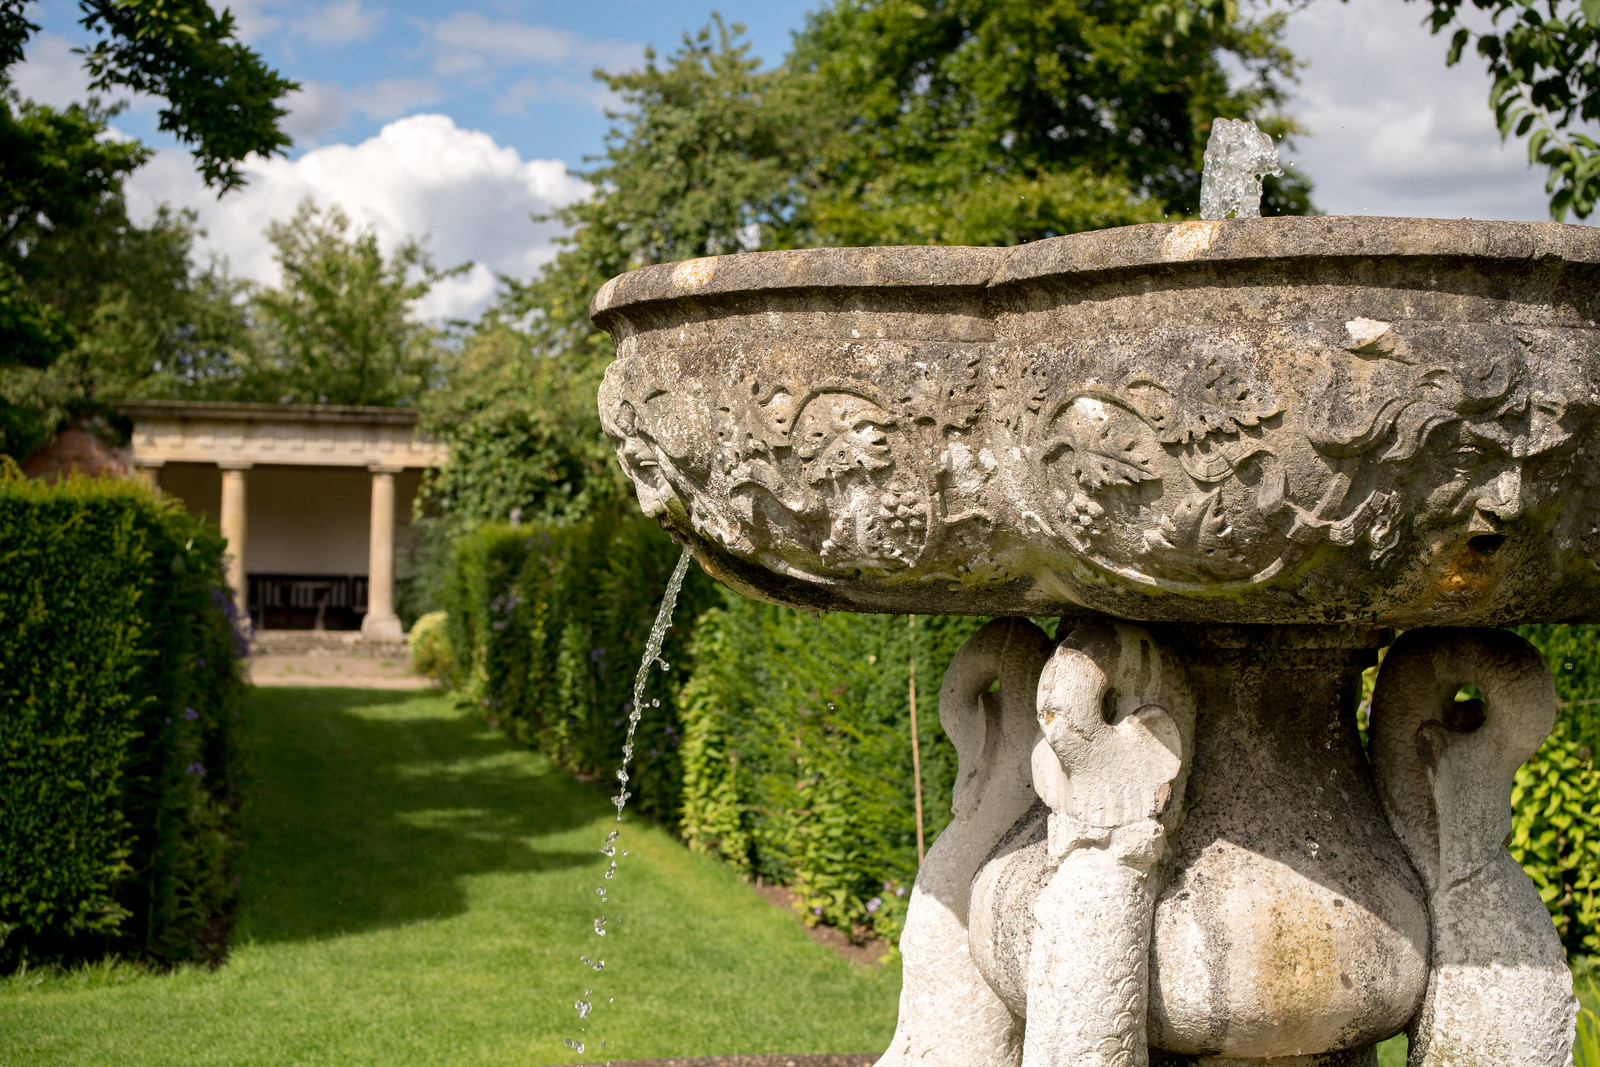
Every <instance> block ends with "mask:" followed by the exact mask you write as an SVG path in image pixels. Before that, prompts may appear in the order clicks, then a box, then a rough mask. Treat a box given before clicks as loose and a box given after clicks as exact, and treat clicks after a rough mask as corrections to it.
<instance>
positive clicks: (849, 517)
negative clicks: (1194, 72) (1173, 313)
mask: <svg viewBox="0 0 1600 1067" xmlns="http://www.w3.org/2000/svg"><path fill="white" fill-rule="evenodd" d="M1450 330H1451V332H1450V334H1449V335H1448V336H1445V335H1444V334H1443V329H1442V328H1440V327H1437V326H1429V325H1426V324H1424V325H1417V326H1410V327H1408V326H1405V325H1403V324H1402V325H1393V324H1389V323H1382V322H1375V321H1372V320H1367V319H1353V320H1351V321H1350V322H1348V323H1344V324H1329V325H1321V324H1302V325H1301V326H1298V327H1295V328H1293V329H1276V330H1275V331H1273V332H1267V331H1262V332H1261V333H1257V334H1252V333H1251V332H1249V331H1248V330H1243V329H1241V330H1239V331H1235V332H1232V333H1228V332H1226V331H1218V330H1217V328H1216V327H1214V326H1213V327H1206V328H1204V329H1203V330H1202V329H1195V330H1192V331H1189V330H1186V329H1185V328H1183V327H1173V328H1169V329H1162V330H1151V331H1144V332H1142V333H1137V334H1133V335H1130V336H1128V337H1126V338H1122V339H1117V338H1109V339H1095V340H1093V341H1086V340H1079V341H1071V342H1065V343H1062V344H1058V345H1056V346H1054V347H1045V346H1040V347H1038V348H1037V349H1019V348H1007V347H1005V346H999V345H979V344H970V345H965V346H960V345H954V344H950V345H931V344H930V345H928V346H925V347H926V348H927V349H928V351H926V352H921V351H917V350H916V348H915V346H908V347H911V349H912V351H910V352H909V353H908V354H907V355H906V358H904V359H901V360H899V361H897V362H896V363H895V364H894V365H893V366H889V365H887V361H885V362H884V363H882V364H880V365H879V366H877V367H875V368H874V373H872V374H867V373H866V372H865V370H863V371H862V373H861V376H860V377H855V376H850V375H849V374H848V373H836V374H835V376H833V377H830V378H826V379H823V380H810V381H807V380H804V379H802V378H801V377H800V376H798V375H795V376H792V377H782V376H779V377H773V378H770V379H769V378H761V377H756V376H745V377H742V378H739V379H738V380H735V381H731V382H729V383H728V384H726V385H723V386H715V385H713V384H712V382H713V381H714V379H713V378H712V377H711V375H710V374H705V375H699V374H696V373H690V372H686V370H685V368H683V367H680V366H679V365H678V364H677V362H676V360H677V359H679V358H683V359H686V360H692V361H698V360H701V359H709V358H710V357H707V356H706V355H705V354H703V353H702V354H699V355H696V354H692V353H691V354H688V355H686V356H675V357H674V358H673V359H669V360H662V359H660V357H659V356H654V357H652V363H651V366H652V369H651V370H650V371H649V372H648V373H647V371H646V369H645V366H644V363H643V361H641V360H640V359H639V358H637V357H633V358H629V357H624V358H622V359H620V360H619V361H618V363H617V364H616V365H614V367H613V368H612V371H611V372H610V373H609V374H608V376H607V383H606V387H605V391H604V392H603V394H602V408H603V409H604V413H605V417H606V422H607V428H608V431H609V432H611V434H612V436H613V437H614V438H615V439H616V440H617V441H618V442H619V454H620V455H621V456H622V459H623V462H624V465H625V467H626V469H627V470H628V472H629V474H630V475H632V476H633V477H634V479H635V481H636V482H639V484H640V486H641V500H644V501H646V506H647V509H649V508H650V502H651V501H655V502H657V503H658V504H659V505H660V507H664V506H665V501H666V497H665V496H664V495H663V494H665V493H666V491H667V489H668V487H670V490H671V494H672V495H674V496H676V497H677V498H678V499H679V500H681V501H682V503H683V508H684V511H685V512H686V513H687V515H686V517H687V518H688V520H689V521H690V522H691V523H692V524H693V525H694V527H695V529H696V530H697V531H698V532H699V533H701V534H702V535H707V536H710V537H713V538H714V539H715V540H716V541H718V542H719V543H720V544H721V545H722V546H723V547H724V548H726V549H727V550H729V551H730V552H732V553H734V554H735V555H738V556H741V557H746V558H754V559H757V560H758V561H760V562H763V563H764V564H766V565H769V566H771V565H774V563H777V564H779V565H781V567H784V568H788V569H789V570H791V571H792V572H793V573H797V574H801V575H811V576H814V577H817V578H820V579H822V580H829V579H830V578H840V577H854V576H860V575H861V574H862V573H864V572H867V573H877V574H880V575H883V576H885V577H886V578H889V577H892V576H893V575H894V574H896V573H902V572H907V571H913V572H916V573H918V574H919V575H923V574H926V573H935V574H937V573H949V574H954V573H955V572H956V571H958V570H960V569H961V568H960V567H959V566H957V565H956V562H955V561H956V560H957V559H958V558H966V559H970V558H971V556H972V554H973V553H972V545H973V544H975V543H978V541H983V539H984V538H988V540H989V541H992V540H993V538H992V537H991V536H990V534H992V533H993V532H995V531H997V530H998V531H1001V532H1004V531H1005V530H1007V529H1011V530H1014V531H1016V532H1019V533H1027V534H1029V535H1030V536H1032V534H1033V533H1038V532H1042V533H1044V534H1046V535H1047V536H1048V537H1050V538H1052V539H1053V540H1054V542H1055V544H1056V546H1057V548H1058V550H1059V549H1064V550H1066V551H1067V552H1069V553H1070V554H1071V555H1072V556H1074V557H1076V558H1078V559H1079V560H1080V561H1083V562H1087V563H1089V564H1091V565H1092V566H1093V567H1096V568H1098V569H1100V570H1102V571H1104V572H1109V573H1110V574H1114V575H1117V576H1119V577H1120V578H1122V579H1124V580H1126V581H1127V582H1130V583H1133V584H1134V585H1136V586H1145V587H1153V588H1156V589H1174V590H1186V589H1198V588H1202V587H1214V586H1217V585H1219V584H1229V583H1261V582H1265V581H1268V580H1270V579H1272V578H1273V577H1274V576H1276V575H1278V574H1280V573H1281V572H1283V571H1285V570H1286V569H1289V568H1292V567H1293V566H1294V565H1295V564H1296V563H1298V562H1299V561H1301V560H1302V559H1304V558H1305V557H1306V556H1307V555H1309V554H1311V553H1313V552H1315V551H1318V550H1321V549H1324V548H1331V549H1333V550H1343V551H1345V552H1349V553H1361V554H1363V555H1364V557H1365V560H1366V562H1367V563H1368V564H1369V565H1382V564H1384V562H1385V560H1386V559H1387V558H1388V557H1390V556H1391V554H1393V553H1394V551H1395V549H1396V548H1397V546H1399V545H1400V544H1401V543H1402V541H1403V540H1404V539H1405V538H1406V537H1407V536H1408V534H1412V535H1416V534H1417V532H1418V531H1426V530H1428V529H1434V530H1438V529H1445V528H1459V532H1460V534H1461V536H1462V537H1463V538H1465V537H1466V536H1470V535H1473V534H1491V535H1493V534H1495V533H1497V532H1499V530H1500V529H1501V528H1502V526H1503V525H1504V524H1506V523H1510V522H1512V521H1514V520H1516V519H1517V518H1518V517H1519V516H1521V515H1522V514H1523V513H1524V512H1526V511H1529V510H1536V509H1539V508H1545V507H1548V506H1549V505H1550V504H1551V502H1552V501H1554V500H1555V499H1556V497H1557V496H1558V495H1560V494H1562V493H1565V494H1567V495H1568V496H1571V495H1572V494H1573V491H1574V490H1581V492H1582V494H1583V498H1584V501H1585V504H1586V508H1587V510H1585V508H1584V507H1579V508H1564V509H1561V511H1562V514H1563V516H1565V517H1563V518H1559V519H1557V518H1556V517H1555V516H1552V521H1555V522H1557V523H1558V525H1560V524H1564V525H1560V528H1559V529H1557V530H1556V531H1555V532H1554V536H1555V538H1556V540H1557V542H1559V543H1560V544H1561V545H1562V546H1564V550H1565V551H1567V552H1569V553H1570V554H1578V553H1581V554H1582V555H1583V556H1586V557H1588V559H1590V560H1596V559H1600V470H1597V468H1600V464H1597V463H1596V458H1597V448H1596V442H1595V441H1594V440H1593V434H1592V433H1591V432H1589V429H1590V428H1589V425H1588V424H1589V423H1590V422H1591V421H1593V420H1592V419H1591V418H1590V415H1591V413H1592V412H1594V411H1595V410H1596V408H1597V407H1600V399H1597V398H1600V389H1597V388H1596V383H1595V382H1594V381H1591V380H1590V378H1592V377H1593V374H1592V372H1590V371H1586V370H1585V369H1584V362H1583V361H1580V360H1573V359H1565V360H1563V359H1557V358H1548V353H1546V352H1544V351H1543V349H1544V348H1545V347H1547V346H1548V345H1549V344H1550V343H1551V342H1549V339H1548V336H1547V334H1548V332H1549V331H1545V332H1541V331H1537V330H1528V329H1521V328H1513V327H1508V326H1492V325H1480V326H1460V325H1457V326H1453V327H1450ZM924 357H925V358H924ZM713 362H715V361H714V360H713ZM821 362H822V363H823V364H824V365H826V364H828V363H829V362H830V361H829V360H828V359H827V358H826V357H824V358H823V359H822V360H821ZM871 362H872V361H870V360H868V361H867V363H869V364H870V363H871ZM695 365H701V364H699V363H698V362H696V364H695ZM856 365H857V361H856V359H855V357H853V356H851V355H849V354H846V353H841V356H840V358H839V360H838V363H837V368H835V369H836V370H837V371H846V372H847V371H849V370H850V369H851V368H852V367H854V366H856ZM712 391H715V395H714V396H711V397H709V398H708V397H707V395H706V394H707V393H708V392H712ZM660 507H658V508H657V509H656V510H660ZM1035 528H1037V529H1035ZM974 529H976V530H978V531H983V533H982V534H981V535H980V536H978V541H973V542H969V543H967V544H966V545H965V547H962V548H960V549H959V550H954V551H949V552H947V551H945V548H946V546H947V544H948V543H949V542H950V541H951V539H952V538H954V539H955V541H957V542H960V541H961V540H962V538H963V537H966V536H967V532H968V531H971V530H974ZM1030 531H1031V533H1030ZM984 543H985V544H986V543H987V542H984Z"/></svg>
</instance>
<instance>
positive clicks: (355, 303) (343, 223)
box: [239, 200, 470, 405]
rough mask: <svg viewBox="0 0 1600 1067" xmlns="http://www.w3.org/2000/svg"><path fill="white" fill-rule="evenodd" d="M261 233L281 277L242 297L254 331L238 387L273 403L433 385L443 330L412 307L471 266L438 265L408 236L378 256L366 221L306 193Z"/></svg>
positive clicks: (396, 400) (359, 397)
mask: <svg viewBox="0 0 1600 1067" xmlns="http://www.w3.org/2000/svg"><path fill="white" fill-rule="evenodd" d="M267 237H268V239H269V240H270V241H271V242H272V244H273V246H274V247H275V248H276V250H277V251H276V258H277V260H278V265H279V267H280V268H281V269H282V271H283V284H282V285H281V287H279V288H277V289H265V290H262V291H260V292H258V293H256V294H255V296H254V297H253V298H252V300H251V310H252V312H253V316H254V328H255V339H254V343H253V345H252V348H253V351H252V352H251V353H250V354H249V356H248V357H247V359H248V362H247V363H246V365H245V366H244V368H243V370H242V374H241V380H240V383H239V390H240V392H241V393H244V394H248V395H249V396H250V397H251V398H253V399H272V400H276V401H278V402H280V403H291V402H292V403H302V404H379V405H393V404H414V403H416V401H417V399H418V397H420V396H421V395H422V393H423V392H424V391H425V390H426V389H427V388H428V387H429V386H430V385H432V384H434V379H435V377H436V373H437V367H438V361H439V358H440V357H439V346H440V344H441V342H442V340H443V333H442V331H441V330H440V329H439V328H437V327H434V326H430V325H427V324H424V323H419V322H415V321H413V320H412V319H411V318H410V314H411V311H412V309H413V307H414V306H415V304H416V302H417V301H418V300H420V299H422V298H423V297H424V296H426V295H427V294H428V291H429V290H430V289H431V288H432V287H433V286H434V285H436V284H437V283H438V282H440V281H441V280H443V279H445V278H447V277H450V276H452V275H454V274H459V273H461V272H462V271H465V270H466V269H467V268H468V267H469V266H470V264H463V265H462V266H459V267H455V268H452V269H451V270H448V271H440V270H438V269H436V268H435V267H434V265H433V262H432V261H431V260H430V259H429V258H428V256H427V254H426V253H425V252H424V251H423V248H422V245H421V244H420V243H419V242H417V241H416V240H413V239H407V240H406V241H405V242H404V243H402V244H401V245H400V247H399V248H397V249H396V250H395V252H394V254H393V255H391V256H390V257H389V258H388V259H387V260H386V259H385V258H384V256H383V253H382V251H381V250H380V249H379V248H378V238H377V235H376V234H375V233H374V232H373V231H372V230H371V229H365V230H362V229H352V227H351V224H350V219H349V217H348V216H347V215H345V213H344V212H343V211H341V210H340V209H339V208H337V207H331V208H328V209H327V210H326V211H323V210H320V209H318V208H317V206H316V205H315V204H313V203H311V202H310V201H309V200H308V201H306V202H304V203H302V204H301V205H300V207H299V209H298V210H297V211H296V212H295V213H294V217H293V218H291V219H289V220H288V221H287V222H275V223H273V224H272V225H271V226H269V227H268V228H267Z"/></svg>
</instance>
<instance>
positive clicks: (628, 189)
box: [424, 0, 1309, 523]
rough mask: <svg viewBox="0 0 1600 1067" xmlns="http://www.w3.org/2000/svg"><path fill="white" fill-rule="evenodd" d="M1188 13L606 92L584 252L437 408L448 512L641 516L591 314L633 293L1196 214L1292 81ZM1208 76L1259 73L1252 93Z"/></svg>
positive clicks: (942, 42) (433, 406) (699, 52)
mask: <svg viewBox="0 0 1600 1067" xmlns="http://www.w3.org/2000/svg"><path fill="white" fill-rule="evenodd" d="M1194 3H1196V4H1199V5H1200V6H1195V7H1191V6H1182V5H1179V6H1174V5H1172V4H1171V3H1168V2H1167V0H1160V2H1159V3H1156V4H1153V5H1152V4H1143V3H1140V2H1139V0H1100V2H1098V3H1093V4H1084V5H1083V6H1081V7H1080V6H1079V5H1077V4H1075V3H1069V2H1068V0H1048V2H1035V3H1029V2H1025V0H940V2H935V3H923V4H921V5H917V4H912V3H910V2H908V0H877V2H873V3H862V2H857V0H836V2H834V3H832V4H830V5H828V6H826V7H825V8H823V9H822V10H821V11H820V12H818V13H817V14H816V15H814V16H812V17H811V19H810V20H809V21H808V24H807V26H806V29H805V30H804V31H803V32H802V33H801V34H800V35H799V36H798V37H797V39H796V42H795V48H794V51H793V52H792V53H791V55H790V56H789V57H788V59H787V60H786V61H785V63H784V64H783V65H782V66H780V67H777V68H772V69H762V64H761V62H760V60H758V59H756V58H755V57H753V56H751V55H750V54H749V46H748V44H746V43H745V42H743V41H742V40H741V39H740V34H741V32H742V31H741V28H740V27H738V26H731V27H730V26H728V25H726V24H725V23H724V22H723V21H722V20H721V19H720V18H716V17H713V20H712V22H711V24H710V25H708V26H706V27H705V28H703V29H701V30H700V31H699V32H698V33H695V34H693V35H689V34H686V35H685V36H684V39H683V42H682V45H681V46H680V47H679V48H678V50H677V51H675V52H673V53H672V54H671V55H669V56H667V57H666V58H665V59H659V58H658V57H657V56H656V55H655V53H653V52H651V53H647V56H646V62H645V65H644V66H643V68H641V69H639V70H636V71H630V72H627V73H624V74H604V73H601V74H599V75H598V77H600V78H601V79H602V80H603V81H604V82H605V83H606V85H607V86H608V87H609V88H610V89H611V90H612V91H613V92H614V93H616V94H617V95H618V96H619V97H620V98H621V100H622V105H623V106H622V108H621V109H620V110H619V111H618V112H616V113H613V114H612V115H611V118H612V120H613V126H612V128H611V130H610V133H609V134H608V137H607V141H606V149H605V154H604V156H603V157H601V158H599V159H598V160H594V161H593V162H594V163H595V166H593V167H592V168H591V169H590V170H588V171H586V172H583V173H582V174H581V177H583V178H584V179H586V180H587V181H588V182H589V183H590V185H591V186H592V187H593V189H594V193H593V195H592V196H591V197H589V198H588V199H586V200H584V201H581V202H579V203H576V204H573V205H571V206H570V207H568V208H565V209H563V210H562V211H560V212H558V213H557V217H558V218H560V219H561V221H563V222H565V223H566V224H567V226H568V227H569V228H570V231H569V236H568V237H567V238H566V239H565V240H564V242H563V243H562V245H561V248H560V251H559V252H558V254H557V255H556V257H555V259H554V260H553V261H552V262H551V263H549V264H548V265H547V266H546V267H545V268H544V269H543V270H542V271H541V272H540V273H539V274H538V276H536V277H535V278H533V279H531V280H529V281H527V282H518V281H513V280H506V281H505V286H504V289H503V291H502V294H501V298H500V301H499V304H498V306H497V308H496V310H495V313H494V315H493V316H491V318H490V319H489V320H487V324H486V325H485V326H484V327H483V328H482V329H481V330H480V331H478V332H477V333H476V334H475V335H474V336H473V337H472V338H470V339H469V340H468V342H467V343H466V345H465V346H464V347H463V349H462V351H461V352H460V353H459V354H457V355H456V356H454V357H452V362H451V363H449V364H447V369H446V374H445V377H444V379H443V385H442V388H441V390H440V392H439V393H438V394H437V395H436V396H433V397H430V398H429V400H428V401H427V402H426V408H425V419H424V426H425V428H427V429H428V430H430V431H431V432H433V433H435V434H437V435H439V436H440V437H441V438H442V439H444V440H445V441H446V442H447V443H448V444H449V445H450V447H451V460H450V464H449V465H448V466H447V467H446V468H445V469H444V470H442V471H440V472H438V474H437V475H435V476H434V480H433V481H432V483H431V485H430V492H431V494H432V499H433V500H434V501H435V502H436V503H437V504H438V505H439V506H441V507H442V508H443V509H444V510H445V511H446V512H447V514H449V515H451V516H452V517H453V518H454V519H455V520H456V521H459V522H461V523H468V522H473V521H480V520H482V519H485V518H500V519H503V518H505V517H506V515H507V514H508V512H509V511H510V509H511V508H513V507H516V508H520V509H521V510H522V512H523V513H524V514H525V515H527V516H529V517H530V518H531V517H534V516H539V517H552V518H561V517H577V516H578V515H581V514H582V513H583V512H584V511H585V510H586V509H589V508H592V507H594V506H596V505H597V504H599V503H602V502H604V501H608V500H612V499H615V498H616V496H617V495H618V494H619V493H622V492H625V491H626V485H625V484H624V483H622V482H621V481H620V480H619V478H618V476H617V473H616V470H615V465H614V464H612V463H610V462H609V460H608V458H607V452H608V448H607V446H606V444H605V441H604V438H603V437H602V436H601V433H600V426H599V419H598V416H597V415H596V412H595V409H594V390H595V387H596V385H597V384H598V382H599V380H600V375H601V374H602V372H603V370H604V367H605V365H606V363H608V362H609V361H610V359H611V356H612V348H611V341H610V339H609V338H608V337H607V336H606V335H605V334H603V333H601V332H599V331H597V330H596V329H595V328H594V327H593V325H592V324H591V323H590V322H589V320H588V313H587V312H588V305H589V301H590V298H591V297H592V296H593V295H594V293H595V291H596V290H598V289H599V288H600V286H601V285H603V284H604V283H605V282H606V280H607V279H609V278H611V277H613V276H614V275H616V274H620V273H621V272H623V271H626V270H630V269H633V268H635V267H641V266H644V265H646V264H649V263H656V262H664V261H671V260H677V259H686V258H690V257H694V256H705V255H716V254H720V253H724V252H733V251H739V250H741V249H752V248H775V247H800V246H808V245H819V244H882V243H892V242H904V241H910V242H918V243H921V242H938V243H948V242H971V243H980V244H1009V243H1015V242H1018V241H1023V240H1031V239H1034V238H1036V237H1042V236H1047V235H1049V234H1053V233H1066V232H1071V231H1073V230H1079V229H1086V228H1091V227H1096V226H1107V225H1114V224H1117V223H1121V222H1129V221H1138V220H1145V219H1159V218H1161V217H1163V215H1166V214H1175V215H1178V216H1180V217H1182V216H1184V215H1192V214H1194V212H1195V210H1196V208H1197V207H1198V201H1199V174H1200V166H1201V157H1202V155H1203V152H1204V142H1205V135H1206V132H1207V125H1208V123H1209V122H1210V120H1211V118H1212V117H1213V116H1215V115H1224V116H1230V117H1231V116H1242V115H1248V116H1251V117H1255V118H1257V119H1258V120H1260V121H1262V122H1263V124H1264V125H1265V126H1266V127H1267V128H1269V129H1272V130H1274V131H1276V132H1279V133H1288V132H1291V131H1292V130H1293V129H1294V126H1293V123H1292V122H1291V121H1290V120H1289V119H1287V118H1286V117H1284V116H1283V115H1281V114H1279V112H1278V111H1277V107H1278V104H1279V102H1280V99H1281V90H1280V85H1281V83H1282V81H1283V80H1285V79H1287V78H1289V77H1291V76H1292V74H1293V70H1294V60H1293V57H1292V56H1290V54H1289V53H1288V52H1287V50H1285V49H1284V48H1283V46H1282V45H1281V43H1280V42H1279V40H1278V35H1279V33H1280V31H1281V29H1282V25H1283V19H1282V17H1281V16H1276V15H1274V16H1270V17H1268V18H1264V19H1261V20H1257V21H1248V20H1242V19H1240V18H1239V17H1238V15H1237V12H1235V11H1234V9H1233V8H1232V7H1231V6H1224V5H1223V4H1221V3H1220V2H1218V3H1213V2H1212V0H1194ZM1163 5H1165V6H1163ZM1218 50H1222V51H1224V52H1227V53H1228V54H1231V55H1232V56H1234V57H1235V58H1236V59H1238V60H1239V62H1240V63H1241V64H1242V65H1243V68H1244V69H1245V70H1246V71H1248V72H1250V74H1251V78H1250V80H1249V81H1248V82H1247V84H1246V85H1245V86H1244V87H1243V88H1241V89H1230V88H1229V85H1228V81H1227V78H1226V76H1225V72H1224V69H1223V67H1222V65H1221V61H1220V60H1219V59H1218V58H1217V54H1216V53H1217V51H1218ZM1307 191H1308V190H1307V186H1306V184H1305V183H1304V182H1294V181H1290V182H1285V183H1283V184H1281V185H1279V186H1278V187H1277V189H1276V191H1275V194H1274V196H1273V197H1272V198H1269V200H1268V204H1269V207H1272V208H1275V209H1276V210H1278V211H1304V210H1306V209H1307V208H1308V206H1309V203H1308V199H1307ZM575 479H577V480H575Z"/></svg>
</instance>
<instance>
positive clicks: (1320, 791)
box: [1317, 785, 1322, 795]
mask: <svg viewBox="0 0 1600 1067" xmlns="http://www.w3.org/2000/svg"><path fill="white" fill-rule="evenodd" d="M1317 793H1318V794H1319V795H1320V794H1321V793H1322V787H1321V786H1320V785H1319V786H1317Z"/></svg>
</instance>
